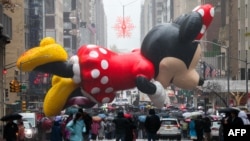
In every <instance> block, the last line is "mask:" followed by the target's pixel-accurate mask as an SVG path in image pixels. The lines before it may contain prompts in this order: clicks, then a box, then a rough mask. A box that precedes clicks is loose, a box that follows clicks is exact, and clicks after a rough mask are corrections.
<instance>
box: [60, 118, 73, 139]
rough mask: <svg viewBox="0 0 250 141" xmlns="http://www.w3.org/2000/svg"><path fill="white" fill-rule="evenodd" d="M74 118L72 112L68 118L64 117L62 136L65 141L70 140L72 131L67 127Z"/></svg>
mask: <svg viewBox="0 0 250 141" xmlns="http://www.w3.org/2000/svg"><path fill="white" fill-rule="evenodd" d="M72 119H73V114H70V115H69V116H68V117H67V118H66V119H64V120H63V121H62V123H61V129H62V136H63V140H64V141H69V136H70V132H69V130H68V129H67V128H66V125H67V124H68V123H69V121H71V120H72Z"/></svg>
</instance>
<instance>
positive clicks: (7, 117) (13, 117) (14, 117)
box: [1, 113, 22, 121]
mask: <svg viewBox="0 0 250 141" xmlns="http://www.w3.org/2000/svg"><path fill="white" fill-rule="evenodd" d="M21 118H22V115H20V114H17V113H15V114H9V115H5V116H3V117H2V118H1V121H8V120H18V119H21Z"/></svg>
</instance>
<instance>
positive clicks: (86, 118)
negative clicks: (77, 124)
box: [78, 108, 92, 141]
mask: <svg viewBox="0 0 250 141" xmlns="http://www.w3.org/2000/svg"><path fill="white" fill-rule="evenodd" d="M78 112H81V113H82V114H83V120H84V123H85V126H86V131H85V132H84V133H83V138H84V141H90V129H91V124H92V117H91V116H90V115H89V114H88V113H87V112H85V111H83V109H82V108H79V110H78Z"/></svg>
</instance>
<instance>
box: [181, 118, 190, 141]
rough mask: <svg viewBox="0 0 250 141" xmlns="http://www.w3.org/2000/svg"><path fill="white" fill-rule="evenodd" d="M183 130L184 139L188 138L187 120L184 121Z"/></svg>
mask: <svg viewBox="0 0 250 141" xmlns="http://www.w3.org/2000/svg"><path fill="white" fill-rule="evenodd" d="M181 130H182V135H183V138H187V137H188V123H187V122H186V121H185V120H183V121H182V124H181Z"/></svg>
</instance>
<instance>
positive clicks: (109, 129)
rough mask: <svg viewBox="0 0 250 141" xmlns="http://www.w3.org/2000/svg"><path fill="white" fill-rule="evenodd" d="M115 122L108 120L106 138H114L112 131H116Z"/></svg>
mask: <svg viewBox="0 0 250 141" xmlns="http://www.w3.org/2000/svg"><path fill="white" fill-rule="evenodd" d="M114 126H115V125H114V123H113V122H112V121H111V120H107V122H106V127H105V132H106V139H109V140H110V139H113V135H112V132H113V131H114Z"/></svg>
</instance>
